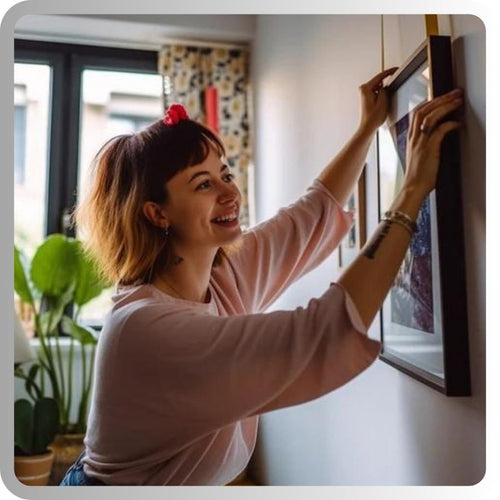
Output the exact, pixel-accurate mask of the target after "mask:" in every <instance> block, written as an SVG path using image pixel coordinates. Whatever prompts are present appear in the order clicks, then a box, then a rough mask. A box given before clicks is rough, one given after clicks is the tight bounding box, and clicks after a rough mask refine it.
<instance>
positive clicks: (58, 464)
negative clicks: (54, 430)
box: [49, 434, 85, 486]
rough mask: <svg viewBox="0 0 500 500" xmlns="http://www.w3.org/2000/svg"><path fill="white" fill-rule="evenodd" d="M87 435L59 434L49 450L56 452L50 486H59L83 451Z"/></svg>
mask: <svg viewBox="0 0 500 500" xmlns="http://www.w3.org/2000/svg"><path fill="white" fill-rule="evenodd" d="M84 437H85V434H57V435H56V437H55V439H54V441H53V442H52V443H51V444H50V445H49V449H51V450H52V451H53V452H54V465H53V467H52V474H51V476H50V485H51V486H57V485H58V484H59V483H60V482H61V481H62V478H63V477H64V476H65V474H66V471H67V470H68V469H69V468H70V467H71V466H72V465H73V463H74V462H75V461H76V459H77V458H78V456H79V455H80V453H81V452H82V451H83V448H84V445H83V438H84Z"/></svg>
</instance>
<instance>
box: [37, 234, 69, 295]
mask: <svg viewBox="0 0 500 500" xmlns="http://www.w3.org/2000/svg"><path fill="white" fill-rule="evenodd" d="M77 267H78V257H77V255H76V251H75V246H74V245H72V244H71V242H70V241H69V239H68V238H66V236H64V235H62V234H52V235H50V236H49V237H47V239H46V240H45V241H44V242H43V243H42V244H41V245H40V246H39V247H38V248H37V251H36V253H35V255H34V256H33V259H32V261H31V279H32V281H33V284H34V285H35V286H36V287H37V288H38V290H40V292H42V293H43V294H44V295H47V296H51V297H57V296H58V295H60V294H61V293H63V292H64V291H65V290H67V288H68V287H69V286H70V284H71V283H72V282H73V281H75V280H76V273H77Z"/></svg>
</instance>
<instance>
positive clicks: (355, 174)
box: [318, 68, 397, 206]
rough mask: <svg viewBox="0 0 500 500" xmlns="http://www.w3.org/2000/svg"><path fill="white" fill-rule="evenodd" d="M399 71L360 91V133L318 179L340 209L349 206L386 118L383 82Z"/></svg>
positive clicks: (382, 75) (383, 74)
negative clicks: (350, 197) (371, 146)
mask: <svg viewBox="0 0 500 500" xmlns="http://www.w3.org/2000/svg"><path fill="white" fill-rule="evenodd" d="M396 69H397V68H390V69H387V70H385V71H382V72H381V73H378V74H377V75H375V76H374V77H373V78H372V79H371V80H369V81H368V82H366V83H364V84H363V85H361V86H360V87H359V91H360V96H361V119H360V123H359V126H358V129H357V130H356V132H355V133H354V135H353V136H352V137H351V139H349V141H348V142H347V143H346V144H345V146H344V147H343V148H342V149H341V150H340V152H339V153H338V154H337V155H336V156H335V158H333V160H332V161H331V162H330V163H329V164H328V165H327V166H326V167H325V169H324V170H323V171H322V172H321V174H320V175H319V177H318V178H319V180H320V181H321V182H322V183H323V184H324V185H325V186H326V187H327V188H328V189H329V191H330V192H331V193H332V194H333V196H334V197H335V199H336V200H337V201H338V202H339V203H340V205H341V206H344V205H345V204H346V202H347V200H348V199H349V196H350V194H351V192H352V190H353V188H354V186H355V185H356V183H357V182H358V179H359V176H360V175H361V171H362V169H363V165H364V164H365V160H366V155H367V153H368V148H369V147H370V144H371V142H372V140H373V137H374V135H375V132H376V131H377V128H378V127H380V125H382V123H384V121H385V119H386V117H387V111H388V101H387V95H386V92H385V90H384V88H383V81H384V79H385V78H387V77H388V76H389V75H392V74H393V73H394V72H395V71H396Z"/></svg>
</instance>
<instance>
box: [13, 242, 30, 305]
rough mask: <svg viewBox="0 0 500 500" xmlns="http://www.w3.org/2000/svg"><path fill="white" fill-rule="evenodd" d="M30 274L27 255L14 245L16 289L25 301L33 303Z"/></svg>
mask: <svg viewBox="0 0 500 500" xmlns="http://www.w3.org/2000/svg"><path fill="white" fill-rule="evenodd" d="M28 276H29V271H28V263H27V262H26V257H25V256H24V254H23V253H22V252H21V251H20V250H19V249H18V248H17V247H15V246H14V290H15V291H16V293H17V295H19V298H20V299H21V300H22V301H23V302H27V303H28V304H32V305H33V293H32V290H31V286H30V283H29V280H28Z"/></svg>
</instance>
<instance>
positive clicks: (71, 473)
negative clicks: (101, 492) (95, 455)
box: [59, 451, 106, 486]
mask: <svg viewBox="0 0 500 500" xmlns="http://www.w3.org/2000/svg"><path fill="white" fill-rule="evenodd" d="M84 456H85V451H83V452H82V454H81V455H80V456H79V457H78V458H77V459H76V462H75V463H74V464H73V465H72V466H71V467H70V468H69V469H68V470H67V471H66V475H65V476H64V477H63V479H62V481H61V482H60V483H59V486H106V484H105V483H103V482H102V481H100V480H99V479H96V478H93V477H89V476H87V475H86V474H85V472H83V463H82V458H83V457H84Z"/></svg>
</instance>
